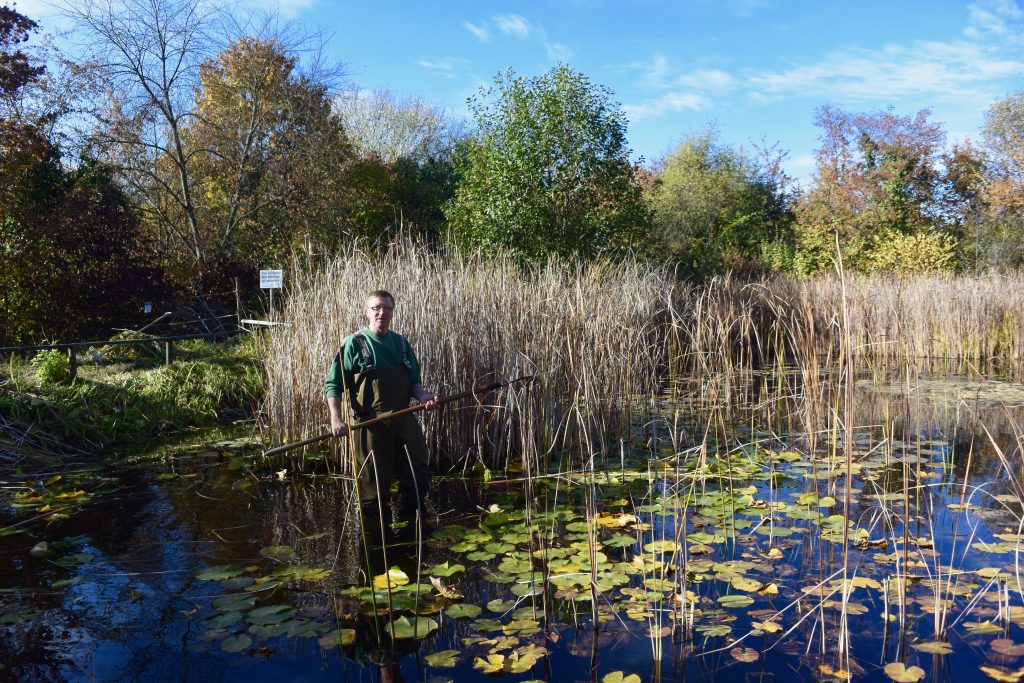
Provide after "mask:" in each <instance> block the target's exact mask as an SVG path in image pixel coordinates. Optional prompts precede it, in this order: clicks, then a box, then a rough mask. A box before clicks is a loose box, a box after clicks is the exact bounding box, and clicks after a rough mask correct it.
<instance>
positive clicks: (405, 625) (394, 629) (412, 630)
mask: <svg viewBox="0 0 1024 683" xmlns="http://www.w3.org/2000/svg"><path fill="white" fill-rule="evenodd" d="M437 629H438V626H437V622H436V621H434V620H433V619H428V618H427V617H413V618H412V619H409V618H408V617H399V618H398V619H395V620H394V621H392V622H391V623H390V624H388V625H387V626H385V627H384V630H386V631H387V632H388V633H389V634H391V637H392V638H426V637H427V636H428V635H430V634H431V633H433V632H434V631H436V630H437Z"/></svg>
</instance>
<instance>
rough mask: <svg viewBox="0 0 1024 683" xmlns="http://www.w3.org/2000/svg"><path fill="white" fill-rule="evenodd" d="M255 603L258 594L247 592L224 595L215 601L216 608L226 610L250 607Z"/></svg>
mask: <svg viewBox="0 0 1024 683" xmlns="http://www.w3.org/2000/svg"><path fill="white" fill-rule="evenodd" d="M255 604H256V596H253V595H246V594H245V593H235V594H233V595H224V596H221V597H219V598H217V599H216V600H214V601H213V606H214V608H215V609H219V610H224V611H226V612H231V611H237V610H245V609H249V608H250V607H252V606H254V605H255Z"/></svg>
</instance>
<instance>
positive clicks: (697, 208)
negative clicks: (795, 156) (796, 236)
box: [651, 130, 792, 275]
mask: <svg viewBox="0 0 1024 683" xmlns="http://www.w3.org/2000/svg"><path fill="white" fill-rule="evenodd" d="M763 151H764V153H763V154H762V157H763V159H757V158H752V157H750V156H748V155H747V154H745V153H744V152H743V151H742V150H734V149H731V148H729V147H727V146H725V145H723V144H721V143H720V142H719V141H718V139H717V137H716V134H715V132H714V131H711V130H709V131H705V132H703V133H701V134H699V135H694V136H692V137H690V138H688V139H686V140H684V141H683V142H681V143H680V144H679V147H677V148H676V150H675V151H674V152H672V153H671V154H669V155H668V156H667V157H666V158H665V159H664V161H663V162H662V163H661V166H662V168H661V173H660V175H659V176H658V179H657V181H656V183H655V184H654V187H653V189H652V192H651V204H652V206H653V207H654V225H655V229H656V232H657V235H658V237H659V239H660V240H661V242H662V243H663V244H664V245H665V246H666V248H667V250H668V252H669V254H671V257H672V258H673V259H675V260H678V261H679V262H681V263H682V264H683V265H684V266H685V267H686V268H687V270H689V272H691V273H694V274H698V275H707V274H710V273H714V272H719V271H722V270H724V269H727V268H747V267H772V268H776V269H779V268H782V269H784V268H786V267H787V266H788V264H789V260H790V258H789V254H790V253H791V251H792V247H791V243H790V235H789V233H790V228H791V225H792V212H791V210H790V206H789V205H790V199H789V191H788V185H789V180H788V178H787V177H786V176H785V174H784V173H783V172H782V170H781V160H782V157H781V155H779V154H778V153H776V152H774V150H771V149H766V150H763Z"/></svg>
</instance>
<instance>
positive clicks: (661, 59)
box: [623, 55, 737, 91]
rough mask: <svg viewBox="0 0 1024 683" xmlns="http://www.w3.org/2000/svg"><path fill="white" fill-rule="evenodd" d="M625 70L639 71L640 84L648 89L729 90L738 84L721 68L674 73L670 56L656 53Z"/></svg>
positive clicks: (631, 64) (627, 65) (624, 68)
mask: <svg viewBox="0 0 1024 683" xmlns="http://www.w3.org/2000/svg"><path fill="white" fill-rule="evenodd" d="M623 70H625V71H639V72H640V74H641V75H640V77H639V79H638V81H637V82H638V84H639V85H640V86H641V87H643V88H645V89H647V90H678V89H680V88H685V89H687V90H715V91H721V90H729V89H732V88H735V87H736V85H737V81H736V78H735V77H734V76H732V75H731V74H729V73H727V72H725V71H722V70H721V69H695V70H693V71H689V72H686V73H679V74H677V73H673V70H672V68H671V66H670V64H669V61H668V58H667V57H665V56H664V55H655V56H654V57H653V58H652V59H651V60H650V61H649V62H631V63H628V64H626V65H625V66H624V67H623Z"/></svg>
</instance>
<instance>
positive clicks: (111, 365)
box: [0, 338, 264, 469]
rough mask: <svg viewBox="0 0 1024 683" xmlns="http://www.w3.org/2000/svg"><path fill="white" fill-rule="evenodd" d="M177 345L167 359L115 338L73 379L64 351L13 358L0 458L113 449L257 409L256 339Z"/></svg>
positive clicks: (0, 423)
mask: <svg viewBox="0 0 1024 683" xmlns="http://www.w3.org/2000/svg"><path fill="white" fill-rule="evenodd" d="M110 349H114V350H113V351H111V350H110ZM177 354H178V359H177V360H175V362H174V363H171V364H170V365H164V364H163V358H162V357H161V356H160V354H151V353H146V352H145V350H137V349H129V348H128V347H107V348H106V352H105V353H104V352H102V351H96V352H95V353H94V354H90V355H85V354H83V356H85V357H83V358H82V359H81V365H80V366H79V370H78V377H77V378H76V379H75V380H74V381H70V380H71V378H70V372H69V369H68V358H67V355H66V354H65V353H63V352H60V351H43V352H40V353H38V354H36V355H35V356H34V357H33V359H32V360H31V361H30V362H29V363H27V364H21V363H19V362H16V361H15V360H14V358H13V357H11V358H8V359H6V363H5V367H3V368H2V369H0V464H3V465H9V466H12V467H15V466H21V465H22V464H23V463H25V462H27V463H29V464H30V465H31V464H33V463H34V464H46V463H50V464H63V465H67V464H68V463H67V460H68V459H73V460H76V461H85V462H89V461H90V460H91V461H95V459H96V457H97V456H102V458H104V459H112V458H113V457H115V456H120V455H123V454H124V452H126V451H129V450H136V449H138V447H139V445H140V444H141V443H146V442H149V441H152V440H154V439H157V438H161V437H165V436H168V435H171V434H175V433H181V432H184V431H187V430H190V429H194V428H202V427H211V426H215V425H221V424H227V423H230V422H233V421H237V420H244V419H251V418H252V417H253V416H254V415H255V413H256V412H257V410H258V406H259V404H260V401H261V400H262V395H263V386H264V382H263V373H262V370H261V368H260V367H259V342H258V340H257V339H255V338H233V339H230V340H228V341H224V342H221V343H216V344H215V343H210V342H206V341H202V340H186V341H184V342H180V343H179V344H178V350H177ZM29 469H31V466H30V467H29Z"/></svg>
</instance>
